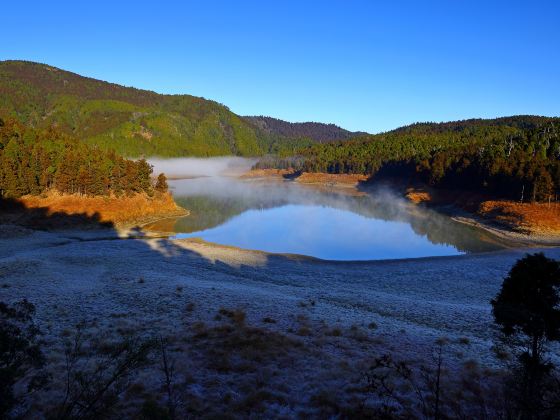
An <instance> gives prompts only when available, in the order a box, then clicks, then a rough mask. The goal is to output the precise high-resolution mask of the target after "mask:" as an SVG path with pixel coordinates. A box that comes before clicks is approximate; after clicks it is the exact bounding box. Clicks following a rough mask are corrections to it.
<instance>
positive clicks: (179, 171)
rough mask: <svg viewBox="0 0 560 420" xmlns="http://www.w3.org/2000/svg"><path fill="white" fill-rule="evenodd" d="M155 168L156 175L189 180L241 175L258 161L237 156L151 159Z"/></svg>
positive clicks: (149, 160)
mask: <svg viewBox="0 0 560 420" xmlns="http://www.w3.org/2000/svg"><path fill="white" fill-rule="evenodd" d="M148 162H150V164H152V165H153V166H154V174H159V173H161V172H163V173H164V174H165V175H167V177H168V178H183V177H184V178H189V177H197V176H227V175H232V176H235V175H241V174H243V173H245V172H247V171H248V170H249V169H251V167H252V166H253V165H254V164H255V162H256V159H249V158H242V157H236V156H224V157H213V158H172V159H162V158H149V159H148Z"/></svg>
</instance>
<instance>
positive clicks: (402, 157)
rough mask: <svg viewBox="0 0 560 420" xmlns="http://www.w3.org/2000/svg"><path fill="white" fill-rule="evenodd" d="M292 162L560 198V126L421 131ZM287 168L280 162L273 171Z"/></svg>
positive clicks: (307, 152)
mask: <svg viewBox="0 0 560 420" xmlns="http://www.w3.org/2000/svg"><path fill="white" fill-rule="evenodd" d="M269 162H270V160H269V161H268V163H267V162H266V161H263V162H261V163H260V164H259V166H260V167H262V166H263V165H271V164H270V163H269ZM293 162H295V165H297V169H301V170H304V171H309V172H330V173H363V174H368V175H373V176H375V177H381V176H396V177H401V178H403V177H406V178H409V179H418V180H421V181H424V182H427V183H429V184H431V185H433V186H440V187H447V188H460V189H469V190H474V191H478V192H485V193H489V194H492V195H495V196H499V197H505V198H511V199H515V200H532V201H548V200H555V199H556V197H557V196H559V195H560V118H549V117H539V116H513V117H506V118H497V119H488V120H482V119H471V120H464V121H455V122H447V123H418V124H413V125H410V126H406V127H402V128H399V129H396V130H393V131H390V132H387V133H381V134H376V135H368V136H360V137H357V138H355V139H352V140H348V141H345V142H335V143H325V144H315V145H311V146H309V147H307V148H303V149H301V150H300V151H299V156H298V157H297V159H293ZM289 164H290V160H285V159H284V160H279V161H277V162H273V163H272V165H274V166H278V167H286V166H288V165H289Z"/></svg>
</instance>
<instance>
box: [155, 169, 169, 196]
mask: <svg viewBox="0 0 560 420" xmlns="http://www.w3.org/2000/svg"><path fill="white" fill-rule="evenodd" d="M155 188H156V191H158V192H160V193H164V192H167V190H168V189H169V186H168V185H167V177H166V176H165V174H163V173H161V174H159V175H158V177H157V181H156V187H155Z"/></svg>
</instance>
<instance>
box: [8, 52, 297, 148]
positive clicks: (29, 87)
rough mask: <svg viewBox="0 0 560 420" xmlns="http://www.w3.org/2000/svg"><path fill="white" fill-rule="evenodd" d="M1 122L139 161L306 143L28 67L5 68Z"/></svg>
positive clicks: (189, 101)
mask: <svg viewBox="0 0 560 420" xmlns="http://www.w3.org/2000/svg"><path fill="white" fill-rule="evenodd" d="M1 117H4V118H6V117H15V118H17V119H18V120H20V121H21V122H23V123H24V124H26V125H30V126H33V127H36V128H46V127H50V126H53V125H54V126H56V127H57V128H58V130H60V131H63V132H66V133H68V134H72V135H73V136H74V137H77V138H79V139H81V140H83V141H85V142H87V143H89V144H94V145H97V146H99V147H101V148H104V149H114V150H115V151H116V152H118V153H120V154H123V155H125V156H131V157H132V156H141V155H146V156H153V155H159V156H218V155H241V156H256V155H262V154H265V153H270V152H277V151H278V149H279V148H281V147H282V146H283V145H284V144H288V145H289V147H290V148H293V147H296V146H298V145H299V144H301V142H299V141H298V140H294V139H286V138H284V137H283V136H278V135H273V134H271V133H267V132H266V131H264V130H261V129H259V128H258V127H257V126H255V125H254V124H251V123H249V122H248V121H246V120H245V119H243V118H242V117H239V116H238V115H236V114H234V113H233V112H231V111H230V110H229V109H228V108H227V107H226V106H224V105H222V104H219V103H217V102H214V101H210V100H207V99H204V98H199V97H195V96H190V95H162V94H158V93H155V92H151V91H146V90H141V89H136V88H131V87H125V86H120V85H116V84H113V83H107V82H104V81H100V80H96V79H92V78H87V77H83V76H80V75H78V74H75V73H71V72H68V71H64V70H61V69H58V68H55V67H52V66H49V65H45V64H38V63H32V62H24V61H2V62H0V118H1ZM303 144H308V142H304V143H303Z"/></svg>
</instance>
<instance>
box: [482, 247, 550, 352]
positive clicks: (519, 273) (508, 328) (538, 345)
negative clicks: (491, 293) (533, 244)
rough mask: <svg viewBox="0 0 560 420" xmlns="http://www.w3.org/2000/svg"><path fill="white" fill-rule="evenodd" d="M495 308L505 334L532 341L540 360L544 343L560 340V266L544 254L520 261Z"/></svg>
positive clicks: (504, 286) (498, 321)
mask: <svg viewBox="0 0 560 420" xmlns="http://www.w3.org/2000/svg"><path fill="white" fill-rule="evenodd" d="M492 307H493V314H494V319H495V320H496V322H497V323H498V324H499V325H500V326H501V328H502V331H503V333H504V334H506V335H508V336H511V335H515V334H524V335H525V336H527V337H529V338H530V343H531V345H530V350H531V351H532V352H533V354H532V356H533V357H538V356H539V350H541V349H542V342H543V341H545V340H554V341H558V340H560V263H558V261H555V260H553V259H550V258H547V257H545V255H544V254H543V253H542V252H541V253H537V254H532V255H527V256H525V257H524V258H522V259H520V260H519V261H517V262H516V263H515V265H514V266H513V268H512V269H511V271H510V272H509V274H508V276H507V277H506V278H505V279H504V283H503V285H502V289H501V290H500V293H498V295H497V296H496V299H494V300H492Z"/></svg>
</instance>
